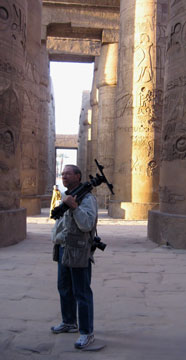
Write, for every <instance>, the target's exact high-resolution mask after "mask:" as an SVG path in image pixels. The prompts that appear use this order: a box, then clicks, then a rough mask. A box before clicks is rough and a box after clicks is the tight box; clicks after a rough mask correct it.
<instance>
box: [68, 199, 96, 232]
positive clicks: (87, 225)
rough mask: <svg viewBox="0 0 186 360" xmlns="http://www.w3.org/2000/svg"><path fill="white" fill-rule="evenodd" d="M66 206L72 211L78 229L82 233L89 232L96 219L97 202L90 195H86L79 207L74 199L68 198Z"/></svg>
mask: <svg viewBox="0 0 186 360" xmlns="http://www.w3.org/2000/svg"><path fill="white" fill-rule="evenodd" d="M65 202H66V204H67V205H68V206H69V207H70V208H71V209H72V210H73V217H74V220H75V222H76V224H77V226H78V228H79V229H80V230H81V231H83V232H88V231H91V230H92V229H93V227H94V225H95V222H96V219H97V211H98V210H97V201H96V198H95V197H94V196H93V195H92V194H90V193H89V194H87V195H85V197H84V198H83V199H82V201H81V203H80V205H78V204H77V202H76V201H75V198H73V197H71V196H70V198H69V197H68V199H67V201H66V199H65Z"/></svg>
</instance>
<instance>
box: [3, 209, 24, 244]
mask: <svg viewBox="0 0 186 360" xmlns="http://www.w3.org/2000/svg"><path fill="white" fill-rule="evenodd" d="M0 229H1V231H0V247H3V246H9V245H13V244H16V243H18V242H20V241H22V240H24V239H25V238H26V209H11V210H6V211H0Z"/></svg>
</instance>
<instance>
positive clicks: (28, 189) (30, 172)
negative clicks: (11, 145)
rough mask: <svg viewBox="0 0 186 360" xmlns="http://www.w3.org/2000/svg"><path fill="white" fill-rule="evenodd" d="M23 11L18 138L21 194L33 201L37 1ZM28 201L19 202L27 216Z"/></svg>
mask: <svg viewBox="0 0 186 360" xmlns="http://www.w3.org/2000/svg"><path fill="white" fill-rule="evenodd" d="M27 7H28V27H27V55H26V72H25V79H24V109H23V127H22V136H21V150H22V151H21V194H22V196H26V195H27V196H30V195H31V196H32V197H33V196H34V195H35V196H36V195H38V186H39V152H40V149H39V122H40V97H39V93H40V54H41V0H37V1H34V0H29V1H28V2H27ZM41 121H42V120H41ZM29 199H30V198H29V197H28V198H27V201H26V202H25V198H22V199H21V205H22V206H23V207H25V206H27V209H28V213H29ZM35 202H37V203H38V204H37V209H39V206H40V200H39V199H38V198H37V197H36V199H35ZM31 213H32V210H31ZM39 213H40V209H39Z"/></svg>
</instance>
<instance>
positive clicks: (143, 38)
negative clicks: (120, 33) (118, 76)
mask: <svg viewBox="0 0 186 360" xmlns="http://www.w3.org/2000/svg"><path fill="white" fill-rule="evenodd" d="M152 46H153V43H152V42H151V41H150V37H149V35H148V34H146V33H143V34H140V43H139V45H138V46H136V48H135V49H134V50H135V53H134V56H135V62H136V69H135V81H136V82H139V81H142V82H144V83H148V82H149V81H151V80H152V78H153V70H152V56H151V48H152Z"/></svg>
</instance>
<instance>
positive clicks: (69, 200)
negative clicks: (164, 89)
mask: <svg viewBox="0 0 186 360" xmlns="http://www.w3.org/2000/svg"><path fill="white" fill-rule="evenodd" d="M76 197H77V195H76V196H74V197H73V196H71V195H67V196H66V197H65V198H64V199H63V202H64V203H65V204H66V205H68V206H69V208H70V209H72V210H75V209H76V208H77V207H78V203H77V202H76Z"/></svg>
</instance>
